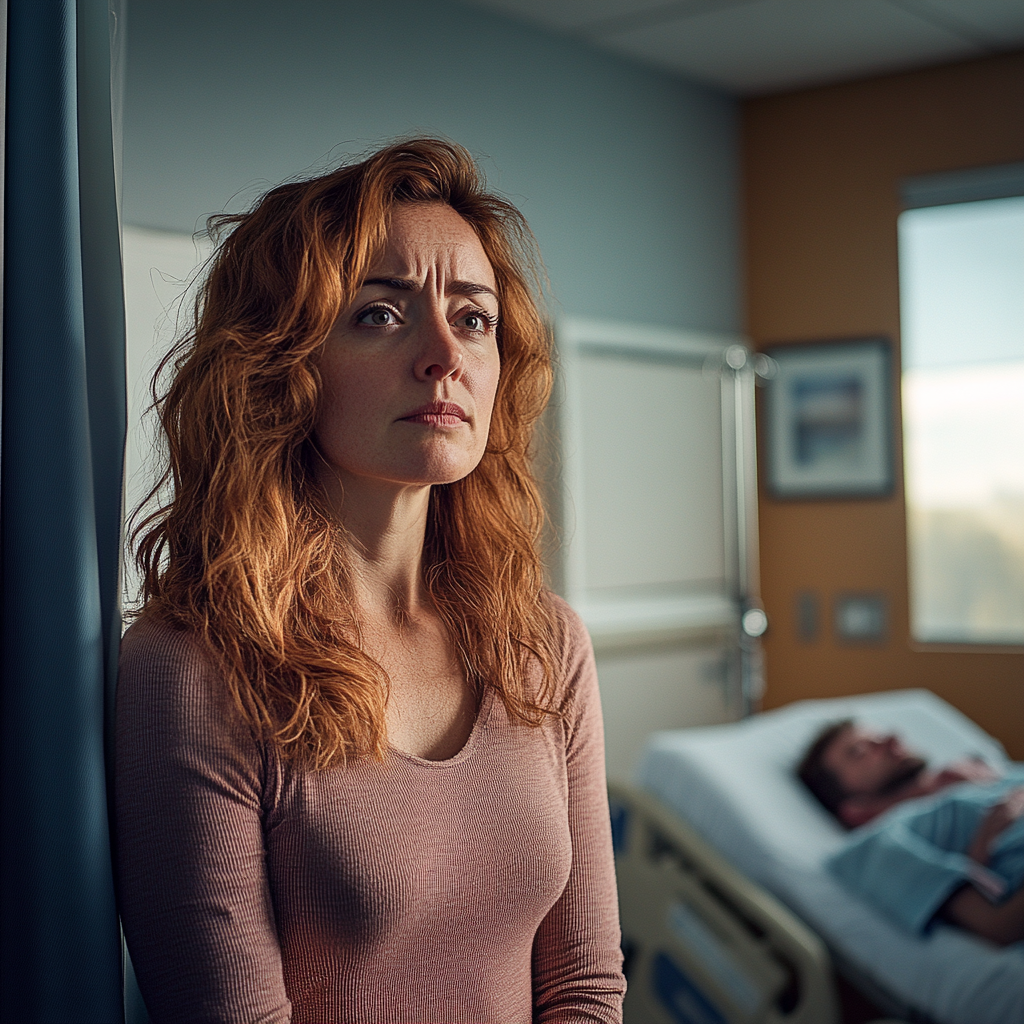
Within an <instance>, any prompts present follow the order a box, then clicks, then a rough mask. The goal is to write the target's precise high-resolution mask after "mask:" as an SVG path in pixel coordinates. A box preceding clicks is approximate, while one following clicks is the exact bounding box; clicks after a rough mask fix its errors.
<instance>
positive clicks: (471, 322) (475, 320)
mask: <svg viewBox="0 0 1024 1024" xmlns="http://www.w3.org/2000/svg"><path fill="white" fill-rule="evenodd" d="M455 322H456V323H457V324H461V325H462V326H463V327H465V328H466V330H467V331H476V332H478V333H480V334H484V333H486V332H487V331H489V330H490V329H491V328H492V327H494V325H495V323H496V322H497V317H492V316H488V314H486V313H484V312H482V311H479V312H473V313H464V314H463V315H462V316H461V317H459V319H458V320H456V321H455Z"/></svg>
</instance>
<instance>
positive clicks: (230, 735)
mask: <svg viewBox="0 0 1024 1024" xmlns="http://www.w3.org/2000/svg"><path fill="white" fill-rule="evenodd" d="M116 751H117V753H116V762H117V764H116V800H117V877H118V895H119V901H120V909H121V917H122V921H123V923H124V929H125V936H126V938H127V941H128V948H129V951H130V952H131V956H132V963H133V965H134V967H135V972H136V976H137V978H138V981H139V988H140V990H141V992H142V995H143V998H144V999H145V1001H146V1006H147V1008H148V1009H149V1013H150V1016H151V1018H152V1020H153V1022H154V1024H165V1022H167V1024H170V1022H182V1024H184V1022H190V1024H195V1022H199V1021H202V1022H203V1024H216V1022H228V1021H232V1022H238V1021H246V1022H252V1024H286V1022H288V1021H290V1020H291V1005H290V1003H289V1001H288V997H287V995H286V993H285V988H284V980H283V976H282V970H281V953H280V949H279V946H278V941H277V933H276V931H275V927H274V913H273V907H272V905H271V898H270V890H269V887H268V884H267V874H266V870H265V866H264V845H263V832H262V826H261V821H262V813H261V812H262V800H263V792H264V787H265V785H266V784H267V781H268V780H266V779H265V778H264V775H265V773H266V768H265V766H264V762H263V757H262V754H261V750H260V747H259V745H258V744H257V743H256V742H255V741H254V739H253V737H252V734H251V732H250V730H249V729H248V727H247V726H246V725H245V724H244V722H243V721H242V720H241V718H240V715H239V714H238V711H237V710H236V708H235V706H234V704H233V702H232V700H231V698H230V696H229V695H228V694H227V692H226V688H225V687H224V685H223V682H222V680H221V679H220V678H219V676H218V674H217V673H216V671H215V670H214V669H213V667H212V665H211V663H210V660H209V658H208V657H207V656H206V655H204V653H203V652H202V651H201V649H199V648H198V646H197V645H196V644H195V642H194V641H193V640H192V639H191V638H190V637H189V636H188V635H187V634H185V633H181V632H176V631H174V630H171V629H169V628H167V627H164V626H161V625H159V624H156V623H151V622H148V621H146V620H142V621H140V622H139V623H138V624H136V625H135V626H133V627H132V629H131V630H129V632H128V634H127V635H126V637H125V640H124V644H123V646H122V655H121V672H120V678H119V683H118V692H117V738H116Z"/></svg>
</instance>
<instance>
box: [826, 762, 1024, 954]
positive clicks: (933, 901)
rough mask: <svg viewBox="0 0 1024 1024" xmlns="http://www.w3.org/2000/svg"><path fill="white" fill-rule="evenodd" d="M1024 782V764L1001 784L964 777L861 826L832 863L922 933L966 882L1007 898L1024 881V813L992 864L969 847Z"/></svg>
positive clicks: (996, 899)
mask: <svg viewBox="0 0 1024 1024" xmlns="http://www.w3.org/2000/svg"><path fill="white" fill-rule="evenodd" d="M1022 785H1024V764H1022V765H1015V766H1014V768H1013V769H1012V770H1011V771H1010V772H1009V773H1008V774H1007V775H1006V776H1005V777H1004V778H1002V779H1000V780H999V781H998V782H992V783H987V784H986V785H978V784H976V783H970V782H966V783H960V784H958V785H955V786H950V787H949V788H948V789H943V790H941V791H940V792H938V793H936V794H934V795H933V796H930V797H924V798H922V799H919V800H910V801H908V802H907V803H905V804H900V805H898V806H897V807H895V808H893V809H892V810H891V811H889V812H887V813H886V814H885V815H883V816H882V817H881V818H880V819H878V820H877V821H875V822H872V823H871V824H869V825H865V826H863V827H862V828H859V829H857V830H856V831H855V832H854V833H853V834H852V835H851V836H850V838H849V840H848V841H847V843H846V844H845V845H844V847H843V848H842V849H841V850H840V851H839V852H838V853H836V854H834V855H833V856H832V857H830V858H829V860H828V861H827V862H826V867H827V868H828V870H829V871H830V872H831V873H832V874H833V875H835V877H836V878H838V879H839V880H840V881H841V882H842V883H843V884H844V885H845V886H846V887H847V888H849V889H851V890H853V891H854V892H855V893H857V894H858V895H859V896H861V897H863V898H864V899H865V900H866V901H867V902H868V903H871V904H872V905H873V906H875V907H876V908H877V909H878V910H880V911H881V912H882V913H883V914H885V915H886V916H887V917H888V918H890V919H891V920H894V921H896V922H897V923H898V924H900V925H902V926H903V927H904V928H907V929H909V930H910V931H912V932H916V933H918V934H921V933H923V932H925V931H926V930H927V929H928V927H929V925H930V924H931V922H932V919H933V918H934V916H935V914H936V912H937V911H938V910H939V908H940V907H941V906H942V904H943V903H945V902H946V900H947V899H948V898H949V897H950V896H951V895H952V894H953V893H954V892H955V891H956V890H957V889H958V888H960V886H962V885H963V884H964V883H970V884H972V885H973V886H974V887H975V888H976V889H978V890H979V891H980V892H981V893H982V894H983V895H985V896H986V897H987V898H988V899H989V900H991V901H992V902H993V903H1001V902H1003V900H1005V899H1006V898H1007V897H1008V896H1010V895H1011V894H1012V893H1013V892H1015V891H1016V890H1017V889H1019V888H1020V887H1021V885H1022V884H1024V817H1020V818H1018V819H1017V820H1016V821H1014V822H1013V823H1012V824H1011V825H1010V826H1009V827H1008V828H1006V829H1005V830H1004V831H1003V832H1001V833H1000V834H999V836H998V837H997V839H996V841H995V842H994V843H993V845H992V847H991V850H990V856H989V863H988V865H987V867H982V866H981V865H980V864H978V863H977V862H975V861H973V860H971V858H970V857H968V856H967V854H966V851H967V848H968V847H969V846H970V844H971V840H972V839H973V838H974V834H975V832H976V831H977V829H978V826H979V825H980V824H981V820H982V818H984V816H985V812H986V811H987V810H988V808H989V807H991V806H992V805H993V804H995V803H997V802H998V801H999V800H1000V799H1001V798H1002V797H1004V796H1005V795H1006V793H1007V792H1009V790H1011V789H1014V788H1016V787H1017V786H1022Z"/></svg>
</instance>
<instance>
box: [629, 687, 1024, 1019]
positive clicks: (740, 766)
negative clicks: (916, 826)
mask: <svg viewBox="0 0 1024 1024" xmlns="http://www.w3.org/2000/svg"><path fill="white" fill-rule="evenodd" d="M845 717H854V718H857V719H858V720H861V721H863V722H866V723H869V724H872V725H876V726H878V727H880V728H883V729H886V730H888V729H892V730H896V731H898V732H899V733H900V734H901V735H903V736H904V737H906V739H907V741H908V743H909V745H910V746H912V747H914V748H916V749H918V750H920V751H922V752H923V753H924V754H925V755H926V756H927V757H928V758H929V760H930V761H931V762H933V763H936V764H941V763H945V762H948V761H951V760H954V759H956V758H960V757H965V756H969V755H975V756H979V757H981V758H983V759H984V760H985V761H987V762H988V763H989V764H991V765H992V766H993V767H995V768H997V769H998V768H1003V767H1006V766H1007V765H1008V764H1009V762H1008V760H1007V757H1006V754H1005V752H1004V751H1003V749H1002V747H1001V746H1000V745H999V743H998V742H997V741H995V740H994V739H992V737H990V736H988V735H987V734H986V733H984V732H983V731H982V730H981V729H979V728H978V727H977V726H976V725H975V724H974V723H973V722H971V721H970V720H969V719H967V718H965V717H964V716H963V715H961V714H960V713H959V712H958V711H956V710H955V709H954V708H953V707H951V706H950V705H948V704H946V703H945V702H944V701H942V700H940V699H939V698H938V697H936V696H935V695H934V694H932V693H930V692H928V691H925V690H905V691H896V692H890V693H883V694H871V695H865V696H860V697H851V698H839V699H835V700H815V701H801V702H798V703H795V704H791V705H789V706H787V707H785V708H780V709H778V710H774V711H768V712H765V713H763V714H760V715H755V716H753V717H751V718H748V719H744V720H743V721H741V722H737V723H734V724H731V725H723V726H712V727H708V728H697V729H682V730H672V731H666V732H660V733H655V734H654V735H653V736H651V737H650V738H649V740H648V742H647V745H646V747H645V750H644V753H643V755H642V757H641V760H640V763H639V767H638V770H637V775H636V782H637V785H638V787H639V789H640V790H642V791H643V792H642V793H640V794H637V793H636V792H635V791H634V790H632V789H630V788H628V787H625V788H617V787H613V788H612V793H611V796H612V808H613V834H614V836H615V840H616V847H617V850H618V859H617V863H618V870H619V873H620V904H621V906H622V912H623V935H624V940H625V941H624V948H625V950H626V953H627V956H629V955H630V953H631V952H633V951H632V950H631V948H630V943H631V942H632V943H635V944H636V946H637V951H636V952H633V956H634V958H636V957H638V956H639V959H637V960H636V961H635V964H633V965H631V978H630V980H631V985H633V986H639V988H640V989H641V990H643V991H642V993H641V994H640V995H630V996H627V1007H630V1001H631V1000H632V1007H631V1008H630V1009H629V1010H628V1012H629V1014H630V1016H629V1018H628V1019H629V1021H630V1022H631V1024H643V1022H646V1021H650V1022H651V1024H662V1022H664V1024H739V1022H748V1021H749V1022H755V1021H757V1022H760V1021H764V1022H766V1024H768V1022H776V1021H780V1022H782V1021H787V1022H788V1021H793V1022H794V1024H796V1022H799V1024H804V1022H805V1021H806V1022H819V1021H820V1022H821V1024H831V1022H833V1021H835V1020H837V1017H836V1011H835V1007H834V995H833V990H832V987H831V980H830V967H829V956H828V953H826V951H825V948H824V947H823V945H822V942H823V943H824V946H827V949H828V952H829V953H831V957H832V959H833V960H834V961H835V962H836V964H837V966H838V968H839V969H840V970H841V971H842V973H843V974H844V975H846V976H847V977H848V978H849V979H850V980H851V981H853V983H854V984H855V985H856V986H857V987H858V988H860V989H861V990H862V991H864V992H865V994H866V995H868V996H869V997H870V998H871V999H872V1000H873V1001H874V1002H875V1003H876V1004H877V1005H879V1006H880V1007H881V1008H883V1009H884V1010H885V1011H886V1012H887V1013H890V1014H891V1015H892V1016H894V1017H899V1018H901V1019H903V1020H906V1021H923V1022H933V1024H1021V1022H1024V943H1017V944H1016V945H1014V946H1010V947H1006V948H1003V949H999V948H996V947H994V946H992V945H990V944H988V943H985V942H983V941H982V940H980V939H977V938H975V937H973V936H971V935H969V934H967V933H965V932H963V931H961V930H959V929H956V928H952V927H950V926H947V925H943V924H938V925H936V926H935V927H934V928H933V929H932V930H931V932H930V933H929V934H928V935H927V936H924V937H919V936H914V935H911V934H909V933H907V932H904V931H902V930H901V929H900V928H899V927H897V926H896V925H894V924H891V923H890V922H889V921H888V920H887V919H885V918H884V917H882V916H881V915H880V914H879V913H877V912H876V911H875V910H873V909H872V908H871V907H869V906H868V905H867V904H865V903H864V902H862V901H860V900H858V899H856V898H855V897H853V896H852V895H851V894H849V893H848V892H847V891H846V890H845V889H843V888H842V886H841V885H840V884H839V883H838V882H837V881H836V880H835V879H834V878H832V876H831V875H830V874H828V872H827V871H826V870H825V869H824V866H823V865H824V861H825V860H826V858H827V857H828V856H829V855H830V854H831V853H832V852H834V851H835V850H837V849H838V848H839V847H840V846H841V845H842V843H843V842H844V838H845V835H846V833H845V832H844V830H843V829H842V828H841V827H840V826H839V825H838V824H837V823H836V822H835V821H834V820H833V819H832V818H831V816H830V815H828V814H827V812H825V811H824V810H823V809H822V808H821V807H820V806H819V805H818V804H817V803H816V801H815V800H814V798H813V797H812V796H810V794H808V793H807V792H806V791H805V790H804V788H803V786H802V785H801V784H800V783H799V781H798V780H796V778H795V777H794V774H793V770H794V767H795V764H796V762H797V760H798V759H799V757H800V755H801V753H802V752H803V750H804V749H805V748H806V747H807V745H808V744H809V743H810V741H811V739H812V738H813V737H814V736H815V735H816V734H817V733H818V732H819V730H820V729H821V727H822V726H823V725H825V724H826V723H828V722H831V721H834V720H836V719H838V718H845ZM652 797H653V798H654V799H651V798H652ZM667 811H668V812H670V813H666V812H667ZM616 815H619V820H618V821H617V820H616ZM631 819H632V821H631ZM630 828H632V836H630V835H629V830H630ZM766 890H767V891H766ZM769 893H770V894H771V895H769ZM694 894H696V896H695V895H694ZM787 908H788V909H787ZM801 922H802V923H801ZM709 936H710V939H711V941H710V942H709V941H708V937H709ZM816 936H820V939H821V941H819V940H818V939H817V938H816ZM708 950H710V952H708ZM659 954H660V955H661V956H662V959H660V960H659V959H658V957H659ZM666 961H669V965H666ZM773 965H774V966H773ZM638 970H639V975H638V974H637V971H638ZM659 972H660V973H659ZM673 972H674V973H673ZM680 979H681V980H680ZM673 993H675V995H673ZM673 1000H674V1002H673Z"/></svg>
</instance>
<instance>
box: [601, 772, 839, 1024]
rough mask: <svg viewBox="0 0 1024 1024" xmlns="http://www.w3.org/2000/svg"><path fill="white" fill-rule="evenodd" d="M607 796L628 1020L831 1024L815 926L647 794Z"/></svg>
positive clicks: (622, 791)
mask: <svg viewBox="0 0 1024 1024" xmlns="http://www.w3.org/2000/svg"><path fill="white" fill-rule="evenodd" d="M609 800H610V804H611V814H612V839H613V844H614V847H615V864H616V871H617V874H618V886H619V909H620V913H621V916H622V948H623V952H624V954H625V971H626V977H627V979H628V981H629V990H628V992H627V994H626V1003H625V1008H624V1018H625V1024H839V1020H840V1017H839V1011H838V1002H837V998H836V991H835V985H834V982H833V974H832V962H831V960H830V958H829V954H828V951H827V950H826V948H825V946H824V944H823V943H822V941H821V939H819V938H818V937H817V935H815V934H814V933H813V932H812V931H811V930H810V929H809V928H807V926H806V925H804V924H803V923H801V922H800V921H799V920H797V918H796V917H794V916H793V914H792V913H791V912H790V911H789V910H787V909H786V908H785V907H784V906H782V904H781V903H779V902H778V900H776V899H775V898H774V897H773V896H771V895H769V894H768V893H767V892H765V891H764V890H763V889H761V888H760V887H759V886H757V885H755V884H754V883H752V882H751V881H750V880H749V879H747V878H745V877H744V876H743V875H741V874H740V873H739V872H738V871H737V870H736V869H735V868H733V867H731V866H730V865H729V864H727V863H725V861H724V860H723V859H722V857H721V856H720V855H719V854H718V853H717V852H716V851H715V850H713V849H712V848H711V847H710V846H709V845H708V844H707V843H706V842H704V840H703V839H701V838H700V837H699V836H698V835H697V834H696V833H695V832H694V831H693V830H692V829H690V828H689V827H688V826H687V825H686V824H684V823H683V822H681V821H680V820H679V819H677V818H676V817H675V816H673V815H672V814H671V812H669V811H667V810H665V809H664V808H662V807H661V805H660V804H658V803H657V802H656V801H655V800H653V799H652V798H651V797H649V796H647V795H646V794H644V793H641V792H639V791H638V790H635V789H632V788H630V787H628V786H623V785H621V784H611V785H609Z"/></svg>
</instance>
